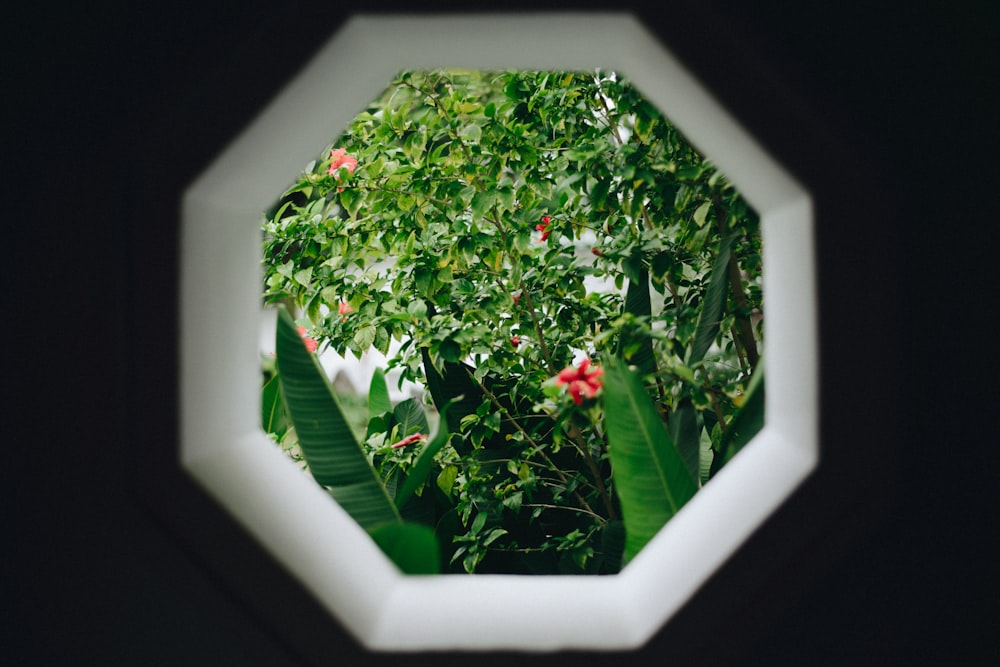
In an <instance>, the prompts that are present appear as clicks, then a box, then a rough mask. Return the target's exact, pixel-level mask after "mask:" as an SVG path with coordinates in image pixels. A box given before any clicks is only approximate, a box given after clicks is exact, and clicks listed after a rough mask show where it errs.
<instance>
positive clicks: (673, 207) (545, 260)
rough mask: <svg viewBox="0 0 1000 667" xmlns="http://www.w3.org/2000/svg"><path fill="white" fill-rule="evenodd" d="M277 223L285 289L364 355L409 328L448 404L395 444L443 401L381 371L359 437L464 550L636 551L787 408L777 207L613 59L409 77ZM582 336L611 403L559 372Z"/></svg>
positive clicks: (501, 554)
mask: <svg viewBox="0 0 1000 667" xmlns="http://www.w3.org/2000/svg"><path fill="white" fill-rule="evenodd" d="M263 230H264V245H263V249H264V260H263V264H264V298H265V301H266V302H269V303H278V302H286V303H292V304H294V306H295V307H296V308H297V309H299V310H300V312H301V313H302V318H301V319H300V321H299V323H300V324H302V325H303V326H305V327H306V328H307V329H308V330H309V335H310V336H312V337H314V338H316V339H317V340H319V341H321V343H322V344H324V345H326V346H329V347H330V348H332V349H333V350H335V351H336V352H338V353H340V354H342V355H346V354H347V353H348V352H351V353H353V354H354V355H356V356H360V355H361V354H363V353H364V352H366V351H368V350H369V349H372V348H374V349H377V350H379V351H380V352H382V353H385V354H388V353H389V352H390V346H391V345H392V342H393V341H397V342H398V343H399V345H398V351H396V352H395V353H394V354H393V356H392V357H391V359H390V362H389V363H390V367H391V368H394V369H396V370H398V371H399V372H400V373H401V376H402V378H403V379H404V380H412V381H416V382H419V383H422V384H423V385H424V386H426V387H427V389H428V392H429V394H430V397H431V399H432V402H433V406H436V407H437V409H438V410H440V424H439V430H438V435H437V437H435V438H434V439H432V440H431V441H430V442H429V443H427V439H426V437H425V438H421V439H418V440H417V441H415V442H413V443H411V444H407V445H404V446H401V447H398V448H393V447H392V446H391V444H392V443H399V442H401V441H402V440H403V439H404V438H406V437H407V436H410V435H413V434H415V433H420V434H422V435H423V436H427V434H428V431H429V426H428V420H427V416H426V412H425V409H429V408H430V407H431V406H424V405H420V404H419V403H418V402H417V401H416V400H413V399H410V400H409V401H406V402H402V403H400V404H399V405H396V406H391V404H390V402H389V398H388V397H389V395H388V391H387V388H386V387H385V380H384V376H383V375H381V373H379V374H377V376H376V378H375V379H374V380H373V383H372V386H371V388H370V391H369V399H368V424H367V429H366V430H365V434H364V442H363V443H361V448H360V450H359V451H361V452H362V453H363V456H364V457H365V458H366V463H367V464H370V466H371V469H372V470H374V471H375V475H376V477H377V480H378V482H379V483H380V484H381V485H382V487H383V488H384V491H385V497H387V498H390V499H392V498H395V506H396V507H395V508H398V511H399V512H400V513H401V514H402V515H403V516H405V517H407V518H412V519H414V520H417V521H420V522H422V523H424V524H425V525H427V526H428V527H433V528H434V530H435V532H436V534H437V537H438V542H439V546H440V548H441V554H442V556H441V557H442V561H443V562H445V563H446V567H447V568H449V569H450V570H451V571H467V572H513V573H534V572H544V573H552V572H560V573H613V572H616V571H618V569H619V567H620V566H621V562H622V559H623V558H624V559H625V560H627V559H628V558H631V557H632V556H634V554H635V553H636V552H637V551H638V549H640V548H641V546H642V545H643V544H645V543H646V541H648V539H649V538H650V537H651V536H652V534H653V533H655V531H656V530H658V529H659V527H660V526H662V524H663V523H664V522H665V521H666V520H667V519H668V518H669V517H670V516H672V515H673V513H675V512H676V511H677V509H678V508H679V507H680V506H681V505H682V504H683V502H684V501H686V499H687V498H689V497H690V495H691V494H692V493H693V492H694V491H695V490H697V488H699V487H700V486H701V485H702V484H703V483H705V482H707V481H708V480H709V479H710V477H711V476H712V475H713V474H715V472H716V471H717V470H718V469H719V467H721V465H722V464H723V463H724V462H725V461H728V460H729V459H730V458H731V457H732V456H733V455H735V453H736V452H737V451H738V450H739V448H740V447H741V446H742V445H743V444H745V443H746V442H747V441H748V440H749V438H750V437H752V435H753V433H755V432H756V430H758V429H759V428H760V425H761V423H762V415H763V408H762V394H763V392H762V391H761V392H760V393H759V395H758V394H750V395H748V396H745V395H744V394H745V392H746V391H747V390H746V389H745V387H746V386H747V384H748V382H750V381H751V377H753V378H756V377H757V376H758V375H760V373H756V372H755V369H756V368H757V367H758V366H759V348H760V345H761V341H760V319H761V313H762V294H761V287H760V285H761V282H760V271H761V266H760V236H759V228H758V220H757V216H756V214H755V213H754V212H753V211H752V210H751V209H750V208H749V207H748V205H747V204H746V202H745V201H744V200H743V199H742V198H741V197H740V195H739V193H737V192H736V191H735V189H734V188H733V187H732V185H731V184H730V183H729V182H728V181H727V180H726V178H725V177H724V176H723V175H722V174H721V173H720V172H719V171H718V170H717V169H716V168H715V167H714V166H713V165H712V164H711V163H710V162H708V161H706V160H705V159H703V158H702V157H701V156H700V155H699V154H698V153H697V151H696V150H695V149H694V147H692V146H691V145H690V144H689V143H688V142H687V141H686V140H685V139H684V137H683V136H682V135H681V134H680V133H679V132H678V130H677V129H676V128H675V127H674V126H673V125H671V124H670V123H669V121H668V120H667V119H666V118H664V117H663V116H662V115H661V114H660V112H659V111H658V110H657V109H656V108H655V107H654V106H652V105H651V104H649V102H647V101H646V100H645V99H644V98H643V97H642V96H641V94H640V92H639V91H638V90H636V89H635V88H634V87H633V86H632V85H630V84H629V83H628V82H627V81H626V80H624V79H622V78H621V77H619V76H617V75H616V74H614V73H609V72H602V71H597V72H470V71H462V70H437V71H429V72H409V71H406V72H402V73H400V74H399V76H398V77H397V78H396V79H395V80H394V81H392V82H391V84H390V86H389V87H388V88H387V89H386V91H385V92H384V93H383V95H382V96H381V97H380V98H379V99H377V100H375V101H373V102H372V103H371V104H370V105H369V106H368V107H367V108H366V109H365V110H363V111H362V112H361V113H360V114H359V115H358V116H357V118H355V120H354V121H353V122H352V123H351V125H350V126H349V127H348V128H347V130H346V131H345V132H344V134H343V135H342V136H341V137H339V138H338V139H337V141H336V142H335V143H334V144H332V145H331V146H329V147H328V148H327V149H326V150H325V151H324V152H323V153H322V154H320V155H319V156H318V158H317V160H316V161H315V162H313V163H312V164H310V165H309V166H308V167H307V168H306V169H305V171H304V172H303V173H302V174H301V176H300V177H299V178H298V180H297V181H296V182H295V183H293V184H292V185H291V186H290V187H289V189H288V190H287V191H286V192H285V193H284V194H283V195H282V196H281V197H280V199H279V200H278V201H277V202H276V204H275V205H274V207H273V208H272V209H271V210H269V211H267V212H266V215H265V219H264V222H263ZM299 347H300V348H301V347H302V346H301V344H300V345H299ZM582 356H586V357H588V358H590V359H593V360H594V361H595V362H597V363H600V364H602V365H604V366H605V368H607V369H608V375H607V381H608V384H607V386H606V387H605V390H604V392H603V399H602V397H601V395H600V394H598V395H596V396H595V395H594V391H595V390H596V389H597V388H598V387H599V380H598V379H595V380H594V382H595V384H594V385H593V386H590V385H587V384H586V383H584V384H580V385H572V384H568V383H567V382H563V381H558V380H557V379H556V376H557V375H558V374H559V373H560V371H562V370H563V369H565V368H567V367H569V366H571V365H572V364H573V363H574V362H575V361H576V360H578V359H579V358H581V357H582ZM280 358H281V357H280V355H279V359H280ZM615 359H618V360H619V362H615ZM628 366H631V367H634V369H635V371H634V373H633V372H631V371H627V370H626V367H628ZM282 374H284V370H282ZM639 390H641V392H642V394H643V395H644V397H645V400H640V397H639V395H638V394H637V393H636V392H637V391H639ZM574 391H575V392H576V393H575V394H574V393H573V392H574ZM580 392H582V393H580ZM622 392H624V393H622ZM620 394H621V395H620ZM268 396H269V394H267V392H265V396H264V399H265V403H266V401H267V400H268ZM287 398H288V397H287V396H286V399H287ZM576 399H580V400H579V401H577V400H576ZM626 399H628V401H629V402H628V404H627V405H622V404H621V401H623V400H626ZM270 401H271V402H270V406H271V408H270V411H271V412H273V407H274V399H273V397H272V398H271V399H270ZM739 404H742V405H743V407H742V408H739V407H738V406H739ZM640 406H642V407H640ZM268 409H269V408H267V405H265V412H266V411H267V410H268ZM431 414H433V411H431ZM625 415H630V417H628V418H630V419H632V420H634V421H633V423H629V424H626V423H624V422H623V421H622V420H623V419H625V418H626V417H625ZM276 418H277V417H274V418H271V417H268V416H267V415H264V416H263V417H262V419H263V420H264V422H263V423H265V425H267V424H269V423H271V422H269V421H267V420H268V419H276ZM327 419H330V418H329V417H327ZM736 420H738V421H736ZM654 421H655V422H656V423H655V424H654ZM291 422H292V423H294V424H295V425H296V426H298V422H297V421H296V420H295V419H294V416H293V418H292V419H291ZM277 423H278V422H275V424H277ZM637 427H642V428H643V429H644V430H643V431H642V433H637V432H635V431H634V429H635V428H637ZM629 429H633V430H629ZM616 434H617V435H616ZM643 434H645V435H643ZM653 434H655V435H653ZM640 436H642V437H640ZM275 437H276V439H278V440H279V441H281V442H288V441H291V442H294V441H295V438H296V437H297V438H298V439H299V440H302V434H301V433H297V430H296V429H291V430H290V433H286V434H284V435H283V436H281V435H277V434H276V436H275ZM643 437H645V438H646V439H643ZM616 438H617V439H618V440H619V441H620V442H622V441H621V439H622V438H624V439H626V440H629V439H631V438H638V440H636V441H635V442H632V441H631V440H629V443H630V444H620V445H618V446H616V445H615V444H614V442H615V439H616ZM664 443H669V446H668V445H667V444H664ZM355 444H357V443H355ZM609 445H610V446H609ZM301 446H302V451H303V452H307V454H308V451H307V450H308V449H309V447H308V445H305V444H302V445H301ZM616 449H618V450H619V451H618V453H617V454H616V452H615V450H616ZM286 450H289V451H292V449H291V448H290V447H288V446H286ZM665 452H669V453H665ZM307 458H308V456H307ZM354 458H356V457H354ZM318 462H319V464H320V466H321V470H320V475H321V476H322V475H324V474H331V471H329V470H327V469H326V468H327V467H328V463H329V462H328V461H326V460H324V459H323V458H320V459H318ZM309 467H310V469H312V462H311V461H309ZM661 468H662V469H663V470H666V468H670V471H669V475H668V478H669V479H670V480H672V481H671V483H670V484H669V485H667V486H663V485H661V486H660V487H659V490H658V491H657V492H656V493H654V494H652V495H651V496H646V495H645V493H646V492H645V490H643V491H641V492H638V493H637V492H636V489H637V488H638V489H646V486H645V485H646V484H647V482H648V480H645V481H644V478H643V477H642V473H643V472H644V471H646V470H647V469H648V470H654V469H661ZM675 468H676V469H675ZM314 474H315V471H314ZM664 474H666V473H664ZM317 479H319V478H317ZM665 479H666V478H665ZM684 479H686V480H688V482H689V484H686V483H684V482H683V481H681V480H684ZM643 499H645V500H643ZM378 502H379V503H381V504H383V505H384V500H380V501H378ZM636 503H640V505H637V504H636ZM641 503H646V504H647V506H646V507H645V509H637V508H639V507H642V505H641ZM647 510H648V511H647ZM630 514H631V516H630ZM643 514H645V515H646V516H647V517H648V520H640V519H639V518H638V517H639V516H640V515H643Z"/></svg>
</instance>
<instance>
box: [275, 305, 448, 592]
mask: <svg viewBox="0 0 1000 667" xmlns="http://www.w3.org/2000/svg"><path fill="white" fill-rule="evenodd" d="M275 349H276V356H277V359H278V363H277V375H276V376H275V378H274V379H277V380H279V381H280V385H281V394H282V396H284V399H285V409H284V414H285V416H286V417H287V418H288V419H289V420H290V421H291V422H292V423H293V424H294V425H295V427H296V433H297V437H298V440H299V446H300V447H301V449H302V453H303V455H304V457H305V460H306V462H307V464H308V466H309V471H310V472H311V473H312V475H313V477H314V478H315V479H316V481H317V482H318V483H319V484H320V485H322V486H323V487H324V488H326V490H327V491H328V492H329V493H330V495H331V496H333V498H334V499H335V500H336V501H337V502H338V503H340V505H341V506H342V507H343V508H344V509H345V510H346V511H347V512H348V513H349V514H350V515H351V516H352V517H353V518H354V520H355V521H357V522H358V523H359V524H360V525H361V526H362V527H363V528H365V529H367V530H368V531H369V533H370V534H371V535H372V538H373V539H374V540H375V542H376V543H377V544H378V545H379V546H380V547H382V548H383V550H384V551H385V553H386V555H388V556H389V557H390V558H392V559H393V561H394V562H395V563H396V564H397V565H398V566H399V568H400V569H401V570H403V571H404V572H406V573H411V574H432V573H436V572H438V571H439V561H440V555H439V549H438V545H437V541H436V538H435V537H434V534H433V532H432V531H431V530H430V529H428V528H427V527H424V526H420V525H418V524H408V523H405V522H403V521H402V519H401V516H400V514H399V512H398V511H397V509H396V506H395V504H394V503H393V502H392V500H391V499H390V498H389V495H388V493H387V492H386V489H385V486H384V485H383V484H382V480H381V479H380V478H379V476H378V474H377V473H376V471H375V469H374V468H373V467H372V465H371V464H370V463H369V461H368V459H367V457H366V455H365V452H364V451H363V450H362V449H361V447H360V446H359V444H358V442H357V441H356V440H355V439H354V435H353V432H352V430H351V428H350V426H349V425H348V423H347V421H346V419H345V418H344V415H343V412H342V410H341V409H340V405H339V403H338V401H337V398H336V395H335V394H334V392H333V389H332V387H331V386H330V385H329V383H328V381H327V379H326V376H325V375H324V374H323V369H322V367H321V366H320V365H319V362H318V361H317V360H316V357H315V356H314V355H313V354H312V353H310V352H309V351H308V350H306V347H305V345H303V342H302V337H301V336H300V335H299V332H298V331H297V330H296V327H295V323H294V322H293V321H292V319H291V316H290V315H289V314H288V312H287V311H286V310H285V309H284V308H282V309H280V310H279V312H278V327H277V334H276V341H275ZM274 379H272V380H271V382H273V381H274ZM271 382H269V383H268V385H265V390H266V389H267V387H268V386H269V385H270V384H271ZM265 393H266V392H265ZM271 423H274V422H273V421H272V422H271Z"/></svg>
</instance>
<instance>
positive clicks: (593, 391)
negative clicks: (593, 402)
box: [556, 359, 604, 405]
mask: <svg viewBox="0 0 1000 667" xmlns="http://www.w3.org/2000/svg"><path fill="white" fill-rule="evenodd" d="M590 364H591V362H590V359H584V360H583V361H581V362H580V365H579V366H577V367H576V368H574V367H573V366H568V367H566V368H564V369H563V370H561V371H560V372H559V375H558V376H557V377H556V384H557V385H559V386H562V385H567V387H566V390H567V391H568V392H569V395H570V396H572V397H573V402H574V403H576V404H577V405H580V404H582V403H583V399H584V398H593V397H594V396H596V395H597V391H598V390H599V389H600V388H601V387H602V386H604V383H603V382H601V376H603V375H604V371H603V370H601V368H600V367H599V366H593V367H591V365H590Z"/></svg>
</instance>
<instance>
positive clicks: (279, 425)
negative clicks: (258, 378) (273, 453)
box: [260, 375, 288, 439]
mask: <svg viewBox="0 0 1000 667" xmlns="http://www.w3.org/2000/svg"><path fill="white" fill-rule="evenodd" d="M260 425H261V427H262V428H263V429H264V431H265V432H266V433H272V434H274V435H276V436H277V437H278V438H279V439H280V438H281V437H282V436H283V435H285V432H286V431H287V430H288V423H287V422H286V420H285V408H284V406H283V405H282V399H281V380H280V379H279V378H278V376H277V375H274V376H273V377H271V379H270V380H268V381H267V382H266V383H265V384H264V388H263V389H262V390H261V392H260Z"/></svg>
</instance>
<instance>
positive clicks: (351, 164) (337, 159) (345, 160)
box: [326, 148, 358, 180]
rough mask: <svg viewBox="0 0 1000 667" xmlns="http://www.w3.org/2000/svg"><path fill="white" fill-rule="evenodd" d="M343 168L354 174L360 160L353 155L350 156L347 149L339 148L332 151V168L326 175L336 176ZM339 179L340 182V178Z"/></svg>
mask: <svg viewBox="0 0 1000 667" xmlns="http://www.w3.org/2000/svg"><path fill="white" fill-rule="evenodd" d="M341 167H347V171H349V172H350V173H352V174H353V173H354V170H355V169H357V168H358V159H357V158H356V157H354V156H353V155H348V154H347V149H346V148H337V149H335V150H332V151H330V168H329V169H327V170H326V173H328V174H330V175H331V176H336V175H337V170H338V169H340V168H341ZM337 178H338V180H339V178H340V177H339V176H338V177H337Z"/></svg>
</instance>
